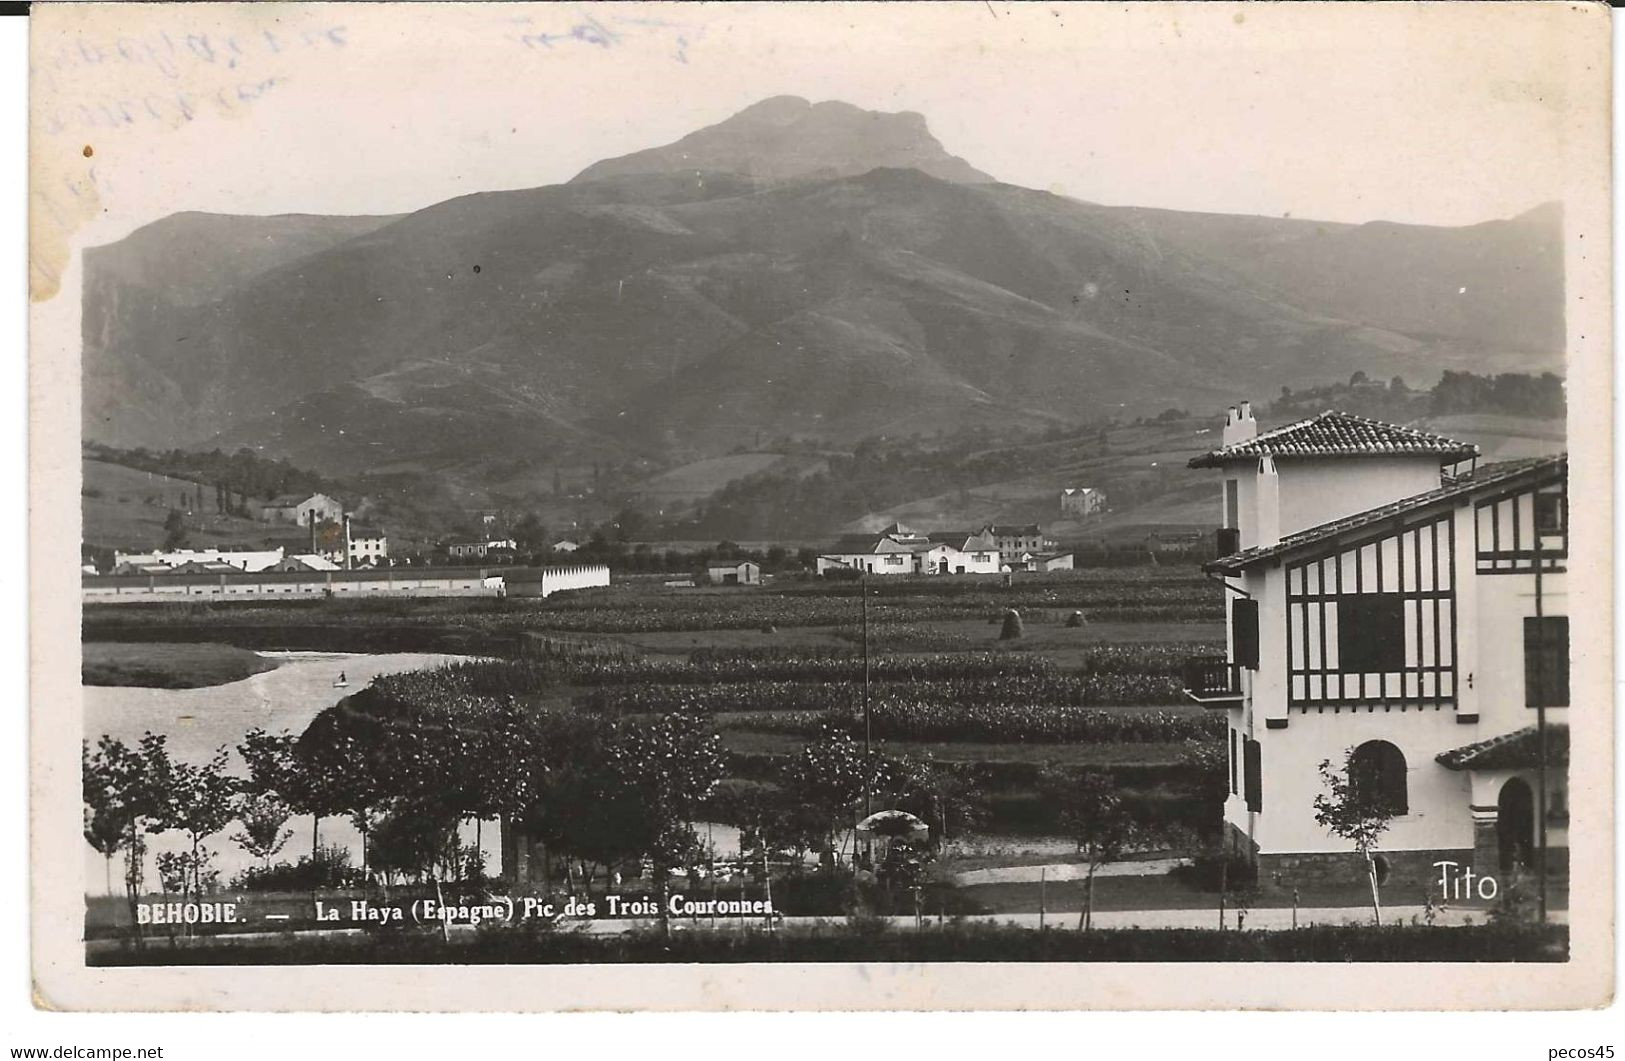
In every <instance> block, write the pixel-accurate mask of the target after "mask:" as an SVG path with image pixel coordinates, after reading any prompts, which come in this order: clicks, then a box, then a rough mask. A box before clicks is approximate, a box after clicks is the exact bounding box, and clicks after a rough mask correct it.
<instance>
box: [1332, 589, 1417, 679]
mask: <svg viewBox="0 0 1625 1061" xmlns="http://www.w3.org/2000/svg"><path fill="white" fill-rule="evenodd" d="M1337 664H1338V670H1340V671H1342V672H1343V673H1344V674H1374V673H1377V672H1381V671H1400V670H1404V669H1405V599H1404V598H1403V597H1401V596H1400V595H1399V594H1398V593H1362V594H1354V595H1351V596H1346V597H1339V598H1337Z"/></svg>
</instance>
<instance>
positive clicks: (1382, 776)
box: [1349, 740, 1410, 814]
mask: <svg viewBox="0 0 1625 1061" xmlns="http://www.w3.org/2000/svg"><path fill="white" fill-rule="evenodd" d="M1349 785H1350V787H1351V788H1352V789H1353V790H1354V796H1355V798H1356V799H1358V800H1360V801H1361V802H1362V803H1363V802H1365V801H1367V800H1369V801H1371V802H1373V803H1375V804H1376V805H1378V806H1381V807H1383V808H1384V809H1386V810H1388V811H1389V812H1390V813H1392V814H1405V813H1408V812H1409V809H1410V806H1409V804H1410V801H1409V798H1408V796H1407V793H1406V789H1405V753H1404V752H1402V751H1400V750H1399V749H1398V748H1396V747H1394V746H1393V745H1392V744H1389V743H1388V742H1387V741H1385V740H1369V741H1366V742H1365V743H1364V744H1362V745H1360V746H1359V747H1358V748H1356V749H1354V752H1353V754H1352V755H1350V756H1349Z"/></svg>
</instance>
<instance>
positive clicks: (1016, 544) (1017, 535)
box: [986, 523, 1044, 570]
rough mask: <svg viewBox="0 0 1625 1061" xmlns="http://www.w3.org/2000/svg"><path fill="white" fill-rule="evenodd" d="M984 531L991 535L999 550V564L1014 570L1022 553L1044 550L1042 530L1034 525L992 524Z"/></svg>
mask: <svg viewBox="0 0 1625 1061" xmlns="http://www.w3.org/2000/svg"><path fill="white" fill-rule="evenodd" d="M986 530H988V531H989V532H991V533H992V535H993V539H994V542H995V543H996V544H997V546H998V549H999V563H1000V564H1001V565H1003V566H1004V567H1006V568H1009V569H1010V570H1015V569H1016V566H1017V565H1018V564H1019V563H1020V561H1021V556H1022V554H1023V553H1037V552H1042V551H1043V549H1044V530H1043V528H1042V527H1040V526H1039V525H1038V524H1036V523H1026V524H1020V525H1011V524H994V525H993V526H990V527H987V528H986Z"/></svg>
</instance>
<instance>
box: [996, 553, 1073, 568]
mask: <svg viewBox="0 0 1625 1061" xmlns="http://www.w3.org/2000/svg"><path fill="white" fill-rule="evenodd" d="M1006 566H1007V567H1008V569H1009V570H1011V571H1038V572H1044V571H1071V570H1072V554H1071V553H1022V554H1021V555H1020V556H1018V557H1017V558H1016V559H1015V562H1014V563H1011V564H1009V565H1006Z"/></svg>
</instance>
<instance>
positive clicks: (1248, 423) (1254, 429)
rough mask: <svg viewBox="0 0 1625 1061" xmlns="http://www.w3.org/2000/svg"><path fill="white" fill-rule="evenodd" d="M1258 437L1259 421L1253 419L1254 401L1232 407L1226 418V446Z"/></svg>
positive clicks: (1224, 442) (1224, 440)
mask: <svg viewBox="0 0 1625 1061" xmlns="http://www.w3.org/2000/svg"><path fill="white" fill-rule="evenodd" d="M1257 437H1258V421H1257V420H1254V419H1253V403H1252V402H1242V403H1241V405H1240V406H1239V407H1238V406H1234V405H1232V406H1231V407H1230V410H1229V412H1227V413H1226V414H1225V418H1224V438H1223V440H1222V444H1223V445H1225V446H1236V445H1240V444H1241V443H1243V442H1247V441H1250V440H1251V439H1254V438H1257Z"/></svg>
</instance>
